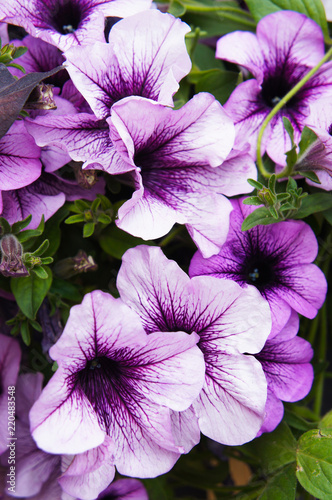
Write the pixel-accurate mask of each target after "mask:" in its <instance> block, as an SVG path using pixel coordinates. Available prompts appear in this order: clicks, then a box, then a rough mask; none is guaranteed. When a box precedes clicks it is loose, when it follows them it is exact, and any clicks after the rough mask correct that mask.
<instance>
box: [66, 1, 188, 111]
mask: <svg viewBox="0 0 332 500" xmlns="http://www.w3.org/2000/svg"><path fill="white" fill-rule="evenodd" d="M189 31H190V28H189V26H188V25H187V24H185V23H183V22H182V21H181V20H180V19H176V18H175V17H173V16H171V15H170V14H162V13H161V12H159V11H158V10H150V11H147V12H144V13H139V14H136V15H135V16H130V17H128V18H127V19H123V20H121V21H119V22H118V23H117V24H116V25H115V26H114V27H113V28H112V30H111V32H110V34H109V42H108V43H101V42H98V43H96V44H94V45H89V46H84V47H73V48H72V49H70V50H68V51H66V53H65V56H66V58H67V64H66V68H67V70H68V72H69V74H70V76H71V78H72V81H73V82H74V84H75V86H76V87H77V89H78V90H79V91H80V92H81V94H82V95H83V96H84V97H85V98H86V100H87V101H88V103H89V104H90V106H91V108H92V110H93V112H94V113H95V115H96V116H97V118H100V119H102V118H106V117H108V116H109V115H110V109H111V107H112V105H113V104H114V103H115V102H117V101H119V100H120V99H122V98H123V97H128V96H131V95H138V96H142V97H146V98H149V99H153V100H155V101H158V102H160V103H162V104H165V105H168V106H173V99H172V97H173V95H174V94H175V92H176V91H177V90H178V88H179V85H178V82H179V81H180V80H181V79H182V78H183V77H184V76H186V75H187V74H188V73H189V71H190V68H191V61H190V57H189V55H188V53H187V49H186V45H185V41H184V37H185V35H186V33H188V32H189Z"/></svg>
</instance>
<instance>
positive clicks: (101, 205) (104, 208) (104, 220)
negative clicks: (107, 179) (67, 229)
mask: <svg viewBox="0 0 332 500" xmlns="http://www.w3.org/2000/svg"><path fill="white" fill-rule="evenodd" d="M69 210H70V211H71V212H74V213H75V214H76V215H71V216H70V217H68V218H67V219H66V220H65V223H66V224H77V223H81V222H83V223H84V225H83V238H89V237H90V236H92V235H93V233H94V232H95V229H96V227H97V225H99V230H100V231H101V230H102V229H103V228H104V227H106V226H107V225H108V224H111V222H112V221H113V220H114V218H115V210H114V209H113V207H112V203H111V202H110V200H109V199H108V198H106V196H103V195H101V194H98V195H97V197H96V199H95V200H94V201H92V202H90V201H86V200H76V201H75V202H74V203H73V204H72V205H70V206H69Z"/></svg>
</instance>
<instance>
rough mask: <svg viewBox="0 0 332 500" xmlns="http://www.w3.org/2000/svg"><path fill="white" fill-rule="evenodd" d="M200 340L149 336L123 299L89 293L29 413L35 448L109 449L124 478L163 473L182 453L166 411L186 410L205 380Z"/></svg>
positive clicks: (74, 314)
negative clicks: (48, 377)
mask: <svg viewBox="0 0 332 500" xmlns="http://www.w3.org/2000/svg"><path fill="white" fill-rule="evenodd" d="M197 341H198V337H197V335H196V334H193V335H187V334H186V333H184V332H177V333H169V334H168V335H165V334H164V333H160V332H157V331H155V332H154V333H153V334H152V335H147V334H146V333H145V332H144V330H143V327H142V325H141V322H140V319H139V317H138V316H137V315H136V313H134V311H132V310H131V309H130V308H129V307H128V306H126V305H125V304H124V303H123V302H122V301H121V300H120V299H114V298H113V297H112V296H110V295H108V294H106V293H103V292H100V291H95V292H92V293H91V294H88V295H86V296H85V298H84V300H83V303H82V304H81V305H78V306H74V307H73V308H72V309H71V312H70V316H69V320H68V322H67V324H66V327H65V329H64V332H63V334H62V336H61V337H60V339H59V340H58V341H57V343H56V344H55V345H54V346H53V347H52V348H51V349H50V352H49V354H50V356H51V357H52V358H53V359H55V360H56V361H57V363H58V365H59V368H58V370H57V371H56V373H55V375H54V376H53V377H52V378H51V380H50V382H49V383H48V385H47V386H46V387H45V389H44V390H43V392H42V394H41V396H40V397H39V399H38V400H37V401H36V403H35V404H34V406H33V407H32V409H31V411H30V421H31V431H32V435H33V437H34V439H35V440H36V442H37V444H38V446H39V447H40V448H41V449H43V450H45V451H48V452H50V453H61V454H77V453H83V452H85V451H89V450H92V449H93V448H97V447H98V446H100V445H103V446H104V445H106V444H107V446H108V447H109V451H108V456H109V458H110V460H111V461H112V462H113V463H114V465H116V467H117V469H118V471H119V472H120V473H121V474H125V475H129V476H138V477H154V476H156V475H158V474H162V473H164V472H166V471H168V470H169V469H170V468H171V467H172V466H173V465H174V463H175V462H176V460H177V459H178V458H179V456H180V454H181V453H182V451H183V449H182V448H181V447H180V446H178V445H177V443H175V441H174V438H173V435H172V429H171V417H170V410H171V409H172V410H175V411H182V410H184V409H186V408H188V407H189V406H190V405H191V403H192V402H193V400H194V399H195V398H196V397H197V395H198V394H199V392H200V390H201V388H202V385H203V382H204V370H205V366H204V360H203V356H202V353H201V352H200V350H199V349H198V348H197V347H196V343H197ZM105 440H106V441H105Z"/></svg>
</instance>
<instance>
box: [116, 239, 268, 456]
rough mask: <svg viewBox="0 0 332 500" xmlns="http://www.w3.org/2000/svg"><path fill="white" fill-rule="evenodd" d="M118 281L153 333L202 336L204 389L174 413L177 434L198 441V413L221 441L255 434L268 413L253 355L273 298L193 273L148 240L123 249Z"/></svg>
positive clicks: (241, 439)
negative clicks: (171, 259)
mask: <svg viewBox="0 0 332 500" xmlns="http://www.w3.org/2000/svg"><path fill="white" fill-rule="evenodd" d="M117 287H118V289H119V292H120V296H121V298H122V300H123V301H124V302H125V303H126V304H128V305H129V306H130V307H131V308H132V309H133V310H134V311H136V312H137V313H138V314H139V315H140V317H141V320H142V323H143V325H144V328H145V331H146V332H147V333H148V334H150V335H151V334H152V333H151V332H153V331H155V330H161V331H163V332H165V333H164V335H166V337H167V336H168V335H169V333H168V332H174V331H175V332H176V331H177V330H183V331H185V332H187V333H192V332H196V333H197V334H198V335H199V339H200V340H199V343H198V346H199V348H200V349H201V350H202V352H203V354H204V359H205V363H206V376H205V383H204V387H203V389H202V391H201V393H200V395H199V397H198V398H197V399H196V400H195V401H194V403H193V405H192V407H191V408H190V409H189V410H186V411H184V412H181V413H174V414H173V426H174V432H175V433H176V435H177V436H178V439H181V440H182V444H183V446H184V448H185V449H186V451H189V450H190V448H192V446H194V445H195V444H197V442H198V440H199V430H198V435H197V419H198V426H199V427H198V429H200V430H201V432H202V433H203V434H205V435H207V436H208V437H210V438H212V439H214V440H215V441H218V442H220V443H223V444H229V445H238V444H242V443H244V442H246V441H249V440H251V439H253V438H254V437H255V436H256V434H257V432H258V431H259V429H260V427H261V424H262V421H263V418H264V407H265V401H266V380H265V377H264V374H263V371H262V369H261V366H260V363H258V361H257V360H256V359H255V358H254V357H253V356H250V355H248V354H252V353H257V352H259V351H260V350H261V349H262V347H263V346H264V343H265V341H266V339H267V337H268V335H269V333H270V328H271V319H270V313H269V307H268V304H267V302H266V301H265V300H264V299H262V297H261V296H260V295H259V293H258V292H257V290H255V289H254V287H251V288H248V289H247V290H244V289H242V288H241V287H240V286H239V285H238V284H237V283H234V282H231V281H227V280H218V279H216V278H212V277H207V276H199V277H197V278H193V279H190V278H189V277H188V276H187V275H186V274H185V273H184V271H182V270H181V269H180V268H179V266H178V265H177V264H176V263H175V262H174V261H170V260H168V259H167V258H166V257H165V256H164V255H163V253H162V251H161V249H160V248H158V247H148V246H138V247H136V248H133V249H130V250H128V251H127V252H126V253H125V254H124V256H123V260H122V265H121V268H120V271H119V273H118V278H117ZM244 353H246V354H244Z"/></svg>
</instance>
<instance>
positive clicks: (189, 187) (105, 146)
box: [27, 93, 243, 256]
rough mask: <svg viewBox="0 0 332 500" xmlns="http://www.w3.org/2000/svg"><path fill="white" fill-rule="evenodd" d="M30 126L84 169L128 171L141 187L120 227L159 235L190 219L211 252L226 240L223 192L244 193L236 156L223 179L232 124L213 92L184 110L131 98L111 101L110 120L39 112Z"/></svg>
mask: <svg viewBox="0 0 332 500" xmlns="http://www.w3.org/2000/svg"><path fill="white" fill-rule="evenodd" d="M105 124H108V125H109V128H108V127H107V128H106V127H105ZM27 127H28V130H29V132H30V133H31V134H33V136H34V138H35V140H36V142H37V144H39V145H40V146H46V145H56V146H59V147H63V148H66V149H67V151H68V153H69V154H70V156H71V157H72V158H73V159H74V160H75V161H85V164H84V165H85V167H89V168H100V169H103V170H105V171H106V172H108V173H110V174H113V175H115V174H123V173H129V177H131V182H132V185H133V187H134V188H135V192H134V193H133V196H132V198H131V199H130V200H128V201H127V202H126V203H124V204H123V205H122V207H121V208H120V210H119V212H118V219H117V225H118V226H119V227H120V228H121V229H123V230H125V231H127V232H128V233H130V234H133V235H134V236H140V237H142V238H144V239H153V238H159V237H161V236H163V235H165V234H167V233H168V231H169V230H170V229H171V228H172V226H173V225H174V224H175V223H176V222H177V223H180V224H186V226H187V229H188V231H189V233H190V235H191V236H192V238H193V240H194V241H195V243H196V244H197V246H198V247H199V248H200V249H201V251H202V252H203V253H204V255H206V256H208V255H212V254H213V253H216V252H218V250H219V248H220V246H221V244H222V243H223V242H224V241H225V238H226V235H227V231H228V221H229V213H230V210H231V204H230V202H229V201H228V199H227V198H225V197H224V196H223V195H222V193H223V192H224V188H225V191H226V192H227V193H228V194H229V192H230V190H231V189H232V194H239V193H241V192H243V183H242V182H240V183H238V181H237V178H236V175H235V174H236V173H237V168H238V171H239V172H241V173H242V172H243V166H242V165H241V163H238V164H236V165H233V164H232V162H231V163H230V170H231V172H232V174H233V177H232V178H231V176H230V175H228V176H226V180H225V183H224V180H223V178H224V171H223V166H222V165H221V164H222V163H223V161H224V160H225V159H226V157H227V155H228V154H229V152H230V151H231V148H232V145H233V141H234V126H233V123H232V122H231V120H230V119H229V117H228V116H227V114H226V113H225V112H224V110H223V109H222V107H221V105H220V104H219V103H218V101H216V99H215V98H214V97H213V96H212V95H210V94H207V93H201V94H198V95H196V96H195V97H194V98H193V99H191V100H190V101H189V102H188V103H187V104H185V105H184V106H183V107H182V108H181V109H178V110H173V109H171V108H168V107H166V106H163V105H161V104H159V103H157V102H155V101H151V100H149V99H144V98H142V97H129V98H126V99H122V100H121V101H119V102H117V103H115V104H114V105H113V106H112V114H111V117H109V118H107V120H106V122H105V120H98V119H97V118H94V117H93V116H92V115H88V114H83V113H82V114H79V115H71V116H68V117H55V118H52V117H51V116H50V117H49V116H48V117H47V119H46V118H44V117H38V118H36V119H35V120H33V121H32V120H29V121H27ZM220 227H222V228H223V231H222V233H220V232H218V231H217V228H220Z"/></svg>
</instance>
